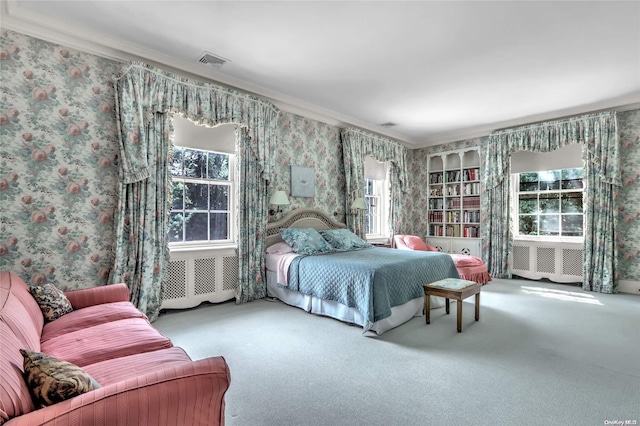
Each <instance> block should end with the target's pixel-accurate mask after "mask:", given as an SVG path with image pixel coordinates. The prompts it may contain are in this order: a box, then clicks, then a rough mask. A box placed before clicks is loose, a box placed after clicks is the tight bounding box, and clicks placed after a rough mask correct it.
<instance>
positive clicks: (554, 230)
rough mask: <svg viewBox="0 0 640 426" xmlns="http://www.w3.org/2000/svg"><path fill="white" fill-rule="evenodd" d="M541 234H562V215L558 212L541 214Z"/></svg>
mask: <svg viewBox="0 0 640 426" xmlns="http://www.w3.org/2000/svg"><path fill="white" fill-rule="evenodd" d="M540 235H560V216H559V215H557V214H552V215H541V216H540Z"/></svg>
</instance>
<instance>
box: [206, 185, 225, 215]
mask: <svg viewBox="0 0 640 426" xmlns="http://www.w3.org/2000/svg"><path fill="white" fill-rule="evenodd" d="M209 200H210V201H209V203H210V207H209V210H228V209H229V187H228V186H227V185H211V186H210V187H209Z"/></svg>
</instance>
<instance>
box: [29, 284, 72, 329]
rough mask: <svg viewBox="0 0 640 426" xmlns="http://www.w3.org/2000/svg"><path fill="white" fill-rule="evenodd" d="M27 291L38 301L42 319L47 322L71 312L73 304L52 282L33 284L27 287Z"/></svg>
mask: <svg viewBox="0 0 640 426" xmlns="http://www.w3.org/2000/svg"><path fill="white" fill-rule="evenodd" d="M29 291H31V295H32V296H33V298H34V299H36V302H38V306H40V310H41V311H42V315H43V316H44V320H45V321H47V322H51V321H55V320H57V319H58V318H60V317H61V316H63V315H65V314H68V313H69V312H73V306H71V302H69V299H67V296H65V295H64V293H63V292H62V290H60V289H59V288H57V287H56V286H54V285H53V284H44V285H33V286H31V287H29Z"/></svg>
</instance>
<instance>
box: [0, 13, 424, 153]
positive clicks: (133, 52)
mask: <svg viewBox="0 0 640 426" xmlns="http://www.w3.org/2000/svg"><path fill="white" fill-rule="evenodd" d="M0 14H1V15H2V17H3V18H2V23H1V25H2V27H3V28H5V29H8V30H12V31H16V32H19V33H22V34H26V35H28V36H31V37H35V38H38V39H42V40H45V41H48V42H52V43H56V44H61V45H64V46H66V47H70V48H73V49H76V50H80V51H82V52H86V53H90V54H92V55H96V56H100V57H103V58H106V59H110V60H114V61H118V62H128V61H143V62H147V63H150V64H152V65H154V66H158V67H160V68H163V69H166V70H167V71H170V72H174V73H176V74H180V75H184V76H186V77H191V78H193V77H196V78H197V79H199V80H200V81H202V80H204V81H205V82H208V83H214V84H220V85H223V86H227V87H230V88H234V89H238V90H241V91H244V92H249V93H251V94H254V95H257V96H260V97H262V98H265V99H266V100H268V101H270V102H271V103H273V104H274V105H275V106H276V107H277V108H278V109H280V110H281V111H285V112H289V113H292V114H297V115H301V116H304V117H306V118H310V119H313V120H317V121H320V122H323V123H326V124H329V125H333V126H339V127H349V126H355V127H360V128H363V129H366V130H369V131H371V132H374V133H377V134H381V135H384V136H387V137H389V138H393V139H396V140H398V141H399V142H400V143H402V144H403V145H405V146H407V147H408V148H411V147H415V144H416V141H413V140H410V139H409V138H407V137H406V136H405V135H403V134H401V133H399V132H395V131H393V130H389V129H385V128H383V127H380V126H377V125H372V124H371V123H368V122H366V121H363V120H359V119H357V118H354V117H351V116H348V115H345V114H339V113H336V112H334V111H330V110H327V109H324V108H321V107H318V106H316V105H313V104H310V103H307V102H303V101H300V100H298V99H295V98H292V97H289V96H286V95H283V94H281V93H278V92H275V91H273V90H270V89H266V88H264V87H261V86H258V85H255V84H252V83H249V82H246V81H244V80H240V79H237V78H233V77H229V76H227V75H224V74H222V73H219V72H216V71H215V70H212V69H210V68H209V67H207V66H206V65H202V64H200V63H196V62H193V63H189V62H185V61H180V60H176V59H175V58H172V57H170V56H167V55H164V54H162V53H159V52H156V51H153V50H149V49H145V48H143V47H140V46H138V45H134V44H132V43H129V42H126V41H124V40H121V39H117V38H114V37H109V36H105V35H101V34H97V33H94V32H92V31H88V30H84V29H82V28H75V27H70V26H69V25H68V24H64V23H62V22H60V21H59V20H56V19H54V18H51V17H50V16H46V15H44V14H41V13H39V12H36V11H34V10H31V9H28V8H25V7H22V6H20V5H19V4H18V2H16V1H15V0H2V1H1V8H0Z"/></svg>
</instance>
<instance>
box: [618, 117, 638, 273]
mask: <svg viewBox="0 0 640 426" xmlns="http://www.w3.org/2000/svg"><path fill="white" fill-rule="evenodd" d="M618 131H619V132H620V146H621V149H620V156H621V164H620V166H621V168H622V188H620V191H619V193H618V214H619V216H618V225H619V226H618V241H619V243H618V247H619V250H618V252H619V255H620V278H621V279H623V280H635V281H640V109H636V110H632V111H625V112H619V113H618Z"/></svg>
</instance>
